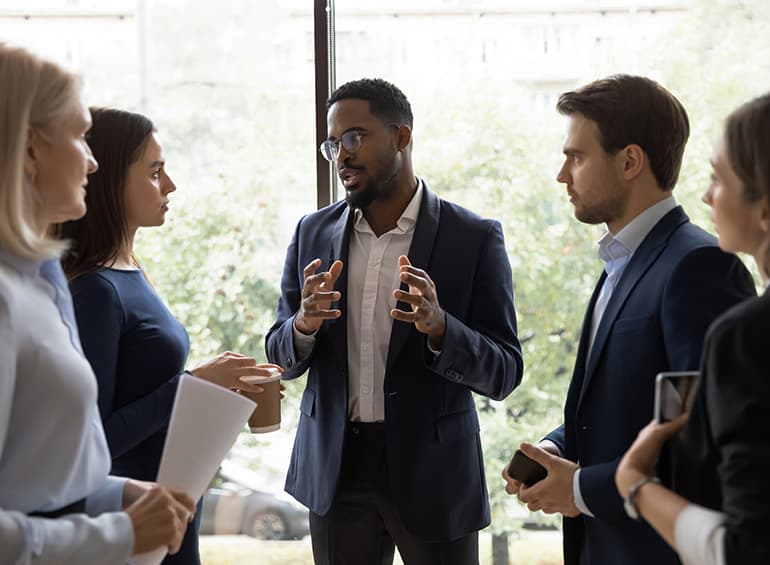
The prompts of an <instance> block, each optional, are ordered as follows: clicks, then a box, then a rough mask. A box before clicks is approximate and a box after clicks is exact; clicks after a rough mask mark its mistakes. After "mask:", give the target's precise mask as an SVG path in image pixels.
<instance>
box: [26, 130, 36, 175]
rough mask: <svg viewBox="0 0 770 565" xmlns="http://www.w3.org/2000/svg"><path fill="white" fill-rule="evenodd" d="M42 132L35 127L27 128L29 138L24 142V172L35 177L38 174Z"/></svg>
mask: <svg viewBox="0 0 770 565" xmlns="http://www.w3.org/2000/svg"><path fill="white" fill-rule="evenodd" d="M39 142H40V134H39V133H37V132H36V131H35V130H34V128H28V129H27V140H26V142H25V143H24V165H23V166H24V174H25V175H27V176H28V177H29V178H31V179H33V180H34V178H35V176H36V175H37V156H38V143H39Z"/></svg>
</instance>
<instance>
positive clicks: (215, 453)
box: [132, 374, 256, 565]
mask: <svg viewBox="0 0 770 565" xmlns="http://www.w3.org/2000/svg"><path fill="white" fill-rule="evenodd" d="M255 407H256V403H254V402H252V401H251V400H249V399H248V398H246V397H245V396H241V395H240V394H237V393H235V392H232V391H229V390H227V389H226V388H224V387H221V386H219V385H215V384H211V383H209V382H207V381H204V380H203V379H199V378H197V377H193V376H191V375H187V374H183V375H182V377H181V378H180V380H179V387H178V388H177V391H176V398H175V400H174V407H173V409H172V411H171V422H170V423H169V427H168V434H167V435H166V444H165V446H164V447H163V456H162V457H161V460H160V469H159V471H158V482H159V483H160V484H162V485H165V486H168V487H171V488H174V489H179V490H183V491H185V492H187V494H189V495H190V496H191V497H192V498H193V500H198V499H199V498H200V497H201V495H203V491H204V490H205V488H206V486H208V484H209V481H211V479H212V477H213V476H214V474H215V473H216V472H217V469H218V468H219V464H220V463H221V462H222V459H224V457H225V455H226V454H227V452H228V451H229V450H230V448H231V447H232V445H233V443H235V440H236V438H237V437H238V434H239V433H240V432H241V430H243V428H244V425H245V424H246V420H248V419H249V416H250V415H251V413H252V412H253V411H254V408H255ZM165 556H166V550H165V549H158V550H156V551H153V552H150V553H144V554H142V555H139V556H137V557H136V558H135V559H134V560H133V561H132V563H135V564H136V565H158V564H159V563H160V562H161V561H163V558H164V557H165Z"/></svg>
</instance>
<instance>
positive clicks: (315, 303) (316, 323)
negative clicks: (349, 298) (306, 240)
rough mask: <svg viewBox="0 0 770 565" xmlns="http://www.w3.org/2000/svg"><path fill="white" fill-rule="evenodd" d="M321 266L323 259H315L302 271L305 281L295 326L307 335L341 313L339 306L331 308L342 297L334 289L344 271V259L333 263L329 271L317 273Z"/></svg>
mask: <svg viewBox="0 0 770 565" xmlns="http://www.w3.org/2000/svg"><path fill="white" fill-rule="evenodd" d="M320 266H321V260H320V259H314V260H313V261H311V262H310V263H309V264H308V266H307V267H305V268H304V270H303V271H302V274H303V275H304V277H305V282H304V284H303V286H302V301H301V302H300V305H299V312H297V317H296V318H295V319H294V327H295V328H297V330H299V331H300V332H302V333H303V334H306V335H310V334H312V333H315V332H317V331H318V328H320V327H321V324H323V322H324V320H333V319H334V318H339V317H340V314H341V312H340V311H339V310H338V309H337V308H331V305H332V302H336V301H337V300H339V299H340V298H341V297H342V295H341V294H340V293H339V292H338V291H336V290H333V289H334V285H335V284H336V283H337V279H338V278H339V277H340V274H341V273H342V261H340V260H337V261H335V262H334V263H332V266H331V267H330V268H329V270H328V271H323V272H321V273H316V270H317V269H318V267H320Z"/></svg>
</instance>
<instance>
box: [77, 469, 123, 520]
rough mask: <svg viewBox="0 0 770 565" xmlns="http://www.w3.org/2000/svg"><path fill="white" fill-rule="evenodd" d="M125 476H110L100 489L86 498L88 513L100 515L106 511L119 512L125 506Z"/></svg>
mask: <svg viewBox="0 0 770 565" xmlns="http://www.w3.org/2000/svg"><path fill="white" fill-rule="evenodd" d="M125 486H126V479H125V478H124V477H113V476H112V475H110V476H108V477H107V478H106V479H105V481H104V483H103V484H102V486H101V487H100V488H99V490H97V491H95V492H94V493H93V494H91V495H90V496H89V497H88V498H86V514H88V515H89V516H99V515H101V514H104V513H106V512H117V511H119V510H121V509H122V508H123V488H124V487H125Z"/></svg>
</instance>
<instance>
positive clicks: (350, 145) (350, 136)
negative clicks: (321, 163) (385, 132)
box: [318, 122, 401, 163]
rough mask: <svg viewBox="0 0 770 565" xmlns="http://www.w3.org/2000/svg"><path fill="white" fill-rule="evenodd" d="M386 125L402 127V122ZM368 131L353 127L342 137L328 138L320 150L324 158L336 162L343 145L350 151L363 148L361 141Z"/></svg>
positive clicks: (353, 151)
mask: <svg viewBox="0 0 770 565" xmlns="http://www.w3.org/2000/svg"><path fill="white" fill-rule="evenodd" d="M386 127H397V128H399V127H401V124H397V123H395V122H394V123H391V124H387V125H386ZM368 133H369V132H368V131H366V130H362V129H351V130H348V131H346V132H345V133H343V134H342V135H341V136H340V139H327V140H326V141H324V142H323V143H321V146H320V147H319V148H318V150H319V151H320V152H321V155H323V158H324V159H326V160H327V161H329V162H330V163H334V162H335V161H336V160H337V158H338V157H339V156H340V146H342V147H343V148H344V149H345V151H347V152H348V153H355V152H356V151H358V150H359V149H360V148H361V142H362V140H363V138H364V137H366V136H367V135H368Z"/></svg>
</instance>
